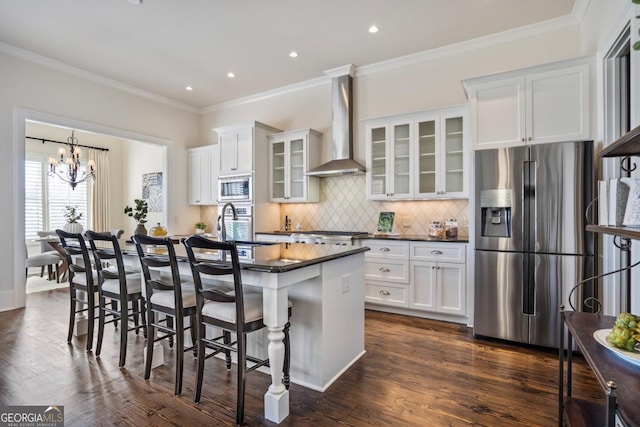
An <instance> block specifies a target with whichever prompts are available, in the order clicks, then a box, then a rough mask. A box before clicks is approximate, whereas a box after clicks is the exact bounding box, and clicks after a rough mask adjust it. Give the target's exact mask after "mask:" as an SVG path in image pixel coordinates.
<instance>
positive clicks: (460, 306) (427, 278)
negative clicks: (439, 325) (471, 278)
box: [409, 261, 466, 316]
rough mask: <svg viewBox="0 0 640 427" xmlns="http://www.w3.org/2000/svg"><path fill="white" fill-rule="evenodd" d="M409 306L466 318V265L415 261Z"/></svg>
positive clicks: (412, 265)
mask: <svg viewBox="0 0 640 427" xmlns="http://www.w3.org/2000/svg"><path fill="white" fill-rule="evenodd" d="M410 288H411V295H410V298H409V307H410V308H415V309H416V310H426V311H435V312H438V313H447V314H455V315H460V316H464V315H465V314H466V303H465V299H466V292H465V265H464V264H455V263H446V262H445V263H437V262H427V261H411V286H410Z"/></svg>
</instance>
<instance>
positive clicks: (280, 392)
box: [262, 287, 289, 423]
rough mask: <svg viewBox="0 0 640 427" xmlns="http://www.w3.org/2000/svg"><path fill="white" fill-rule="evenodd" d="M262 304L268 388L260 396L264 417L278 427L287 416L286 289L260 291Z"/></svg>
mask: <svg viewBox="0 0 640 427" xmlns="http://www.w3.org/2000/svg"><path fill="white" fill-rule="evenodd" d="M262 304H263V310H264V324H265V325H266V326H267V329H268V330H269V335H268V338H269V345H268V352H269V365H270V367H271V385H270V386H269V389H268V390H267V392H266V393H265V395H264V416H265V418H266V419H268V420H269V421H272V422H274V423H281V422H282V421H283V420H284V419H285V418H287V417H288V416H289V390H287V389H286V388H285V386H284V384H283V383H282V375H283V374H282V368H283V366H284V343H283V341H282V340H283V339H284V332H283V330H284V326H285V324H286V323H287V322H288V320H289V314H288V292H287V288H286V287H284V288H280V289H270V288H266V287H265V288H263V290H262Z"/></svg>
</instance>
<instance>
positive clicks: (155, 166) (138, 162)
mask: <svg viewBox="0 0 640 427" xmlns="http://www.w3.org/2000/svg"><path fill="white" fill-rule="evenodd" d="M128 142H131V143H130V144H126V145H125V147H124V158H123V161H122V168H121V170H122V174H123V176H122V178H123V181H124V183H125V185H124V191H123V192H122V193H121V197H122V199H121V202H120V203H118V204H117V206H118V207H119V213H118V214H117V215H118V216H119V217H120V218H123V219H124V223H123V224H122V227H121V228H122V229H123V230H124V237H128V236H132V235H133V232H134V230H135V228H136V226H137V224H136V222H135V220H134V219H133V218H129V217H128V216H125V215H124V206H131V207H135V203H134V199H141V198H142V175H143V174H145V173H154V172H162V171H163V170H165V169H166V168H165V164H166V157H165V148H164V147H162V146H160V145H157V144H148V143H144V142H137V141H128ZM165 175H166V174H163V177H162V181H163V185H166V181H167V177H166V176H165ZM158 222H159V223H161V224H162V225H164V226H165V227H166V226H167V215H166V212H152V211H149V213H148V214H147V223H146V224H145V227H146V228H147V231H149V230H151V228H152V227H155V226H156V223H158ZM174 228H175V227H173V226H172V227H171V230H170V231H171V232H172V233H173V232H174ZM189 228H191V227H189Z"/></svg>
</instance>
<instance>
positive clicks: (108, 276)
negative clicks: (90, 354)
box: [85, 230, 146, 367]
mask: <svg viewBox="0 0 640 427" xmlns="http://www.w3.org/2000/svg"><path fill="white" fill-rule="evenodd" d="M85 235H86V237H87V239H88V240H89V244H90V245H91V252H93V256H94V260H95V265H96V269H97V271H98V295H99V305H98V308H99V316H98V344H97V346H96V356H100V351H101V350H102V338H103V336H104V325H105V323H111V322H117V321H118V320H119V319H120V320H121V321H122V322H121V325H120V358H119V362H118V366H120V367H123V366H124V364H125V361H126V356H127V335H128V332H129V331H135V333H136V335H137V334H138V331H139V330H140V329H142V330H143V333H144V334H145V335H146V320H145V318H146V316H145V312H144V299H143V297H142V275H141V274H140V272H135V271H131V270H127V269H126V268H125V265H124V261H123V259H122V252H121V250H120V245H119V243H118V238H117V237H116V236H114V235H113V234H111V233H109V232H106V233H96V232H95V231H91V230H87V231H86V232H85ZM109 262H111V263H115V268H113V267H111V268H105V267H104V266H105V265H106V264H107V263H109ZM107 299H108V300H110V302H115V303H116V304H112V305H111V307H110V308H109V307H107ZM129 303H131V310H130V309H129ZM107 315H113V319H112V320H110V321H108V322H106V321H105V317H106V316H107ZM140 318H141V319H142V323H140V321H139V319H140ZM130 319H131V320H133V322H134V326H133V327H132V328H129V320H130Z"/></svg>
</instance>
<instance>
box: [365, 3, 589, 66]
mask: <svg viewBox="0 0 640 427" xmlns="http://www.w3.org/2000/svg"><path fill="white" fill-rule="evenodd" d="M577 1H582V0H577ZM578 24H579V21H578V20H577V19H576V18H575V17H574V16H573V15H567V16H564V17H560V18H554V19H551V20H548V21H544V22H542V23H537V24H531V25H527V26H524V27H518V28H514V29H511V30H507V31H502V32H500V33H495V34H490V35H488V36H483V37H478V38H476V39H471V40H465V41H462V42H459V43H453V44H450V45H446V46H442V47H438V48H435V49H430V50H425V51H422V52H418V53H413V54H410V55H406V56H402V57H399V58H394V59H390V60H388V61H382V62H378V63H376V64H371V65H363V66H361V67H358V70H357V72H356V76H365V75H367V74H373V73H378V72H381V71H385V70H390V69H393V68H399V67H404V66H407V65H412V64H417V63H421V62H426V61H431V60H434V59H437V58H443V57H447V56H451V55H459V54H462V53H466V52H470V51H473V50H477V49H483V48H487V47H491V46H495V45H498V44H502V43H506V42H510V41H513V40H518V39H523V38H527V37H531V36H535V35H538V34H544V33H546V32H549V31H554V30H559V29H563V28H567V27H571V26H574V25H578Z"/></svg>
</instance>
